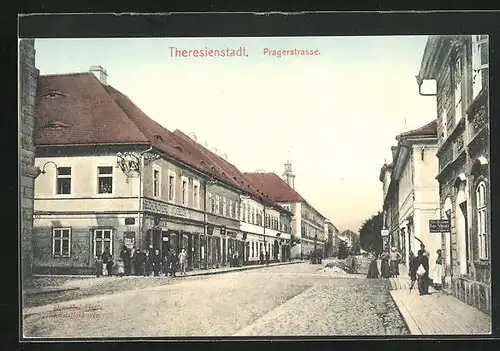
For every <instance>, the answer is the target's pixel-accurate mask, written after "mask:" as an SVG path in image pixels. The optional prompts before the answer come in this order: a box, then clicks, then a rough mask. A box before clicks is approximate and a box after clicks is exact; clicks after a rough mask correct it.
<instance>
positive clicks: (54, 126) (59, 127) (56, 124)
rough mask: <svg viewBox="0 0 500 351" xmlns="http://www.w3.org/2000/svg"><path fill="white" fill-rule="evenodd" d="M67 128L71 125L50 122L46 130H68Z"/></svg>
mask: <svg viewBox="0 0 500 351" xmlns="http://www.w3.org/2000/svg"><path fill="white" fill-rule="evenodd" d="M67 127H69V125H67V124H66V123H63V122H61V121H50V122H49V123H47V125H46V126H45V128H50V129H62V128H67Z"/></svg>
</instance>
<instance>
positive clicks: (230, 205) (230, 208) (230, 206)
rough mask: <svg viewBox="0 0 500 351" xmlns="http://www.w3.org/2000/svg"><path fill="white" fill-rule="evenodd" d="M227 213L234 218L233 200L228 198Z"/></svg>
mask: <svg viewBox="0 0 500 351" xmlns="http://www.w3.org/2000/svg"><path fill="white" fill-rule="evenodd" d="M228 215H229V216H230V217H232V218H234V207H233V200H231V199H229V213H228Z"/></svg>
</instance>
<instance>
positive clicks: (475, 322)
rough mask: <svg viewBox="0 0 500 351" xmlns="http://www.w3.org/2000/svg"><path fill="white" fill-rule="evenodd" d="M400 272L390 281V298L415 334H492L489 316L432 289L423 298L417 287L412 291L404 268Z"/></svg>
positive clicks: (411, 331)
mask: <svg viewBox="0 0 500 351" xmlns="http://www.w3.org/2000/svg"><path fill="white" fill-rule="evenodd" d="M400 267H401V266H400ZM400 273H401V275H399V276H398V277H397V278H390V279H389V280H390V282H391V289H392V290H391V296H392V299H393V300H394V303H395V304H396V306H397V307H398V309H399V311H400V313H401V315H402V317H403V319H404V320H405V322H406V325H407V326H408V329H409V330H410V333H411V334H412V335H457V334H465V335H473V334H480V335H481V334H482V335H484V334H491V317H490V316H489V315H487V314H485V313H483V312H481V311H479V310H478V309H476V308H475V307H472V306H470V305H468V304H466V303H464V302H462V301H460V300H458V299H457V298H455V297H453V296H451V295H448V294H446V293H444V292H441V291H436V290H434V289H433V288H432V287H429V295H424V296H420V295H419V294H418V288H417V286H416V284H415V287H414V288H413V289H412V291H411V292H410V290H409V289H410V278H409V276H408V274H407V272H406V269H405V267H404V266H402V267H401V268H400Z"/></svg>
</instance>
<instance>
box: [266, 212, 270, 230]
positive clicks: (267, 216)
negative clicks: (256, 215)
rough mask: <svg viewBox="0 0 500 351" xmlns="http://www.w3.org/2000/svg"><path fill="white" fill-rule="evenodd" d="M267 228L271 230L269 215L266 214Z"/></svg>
mask: <svg viewBox="0 0 500 351" xmlns="http://www.w3.org/2000/svg"><path fill="white" fill-rule="evenodd" d="M266 228H269V215H267V214H266Z"/></svg>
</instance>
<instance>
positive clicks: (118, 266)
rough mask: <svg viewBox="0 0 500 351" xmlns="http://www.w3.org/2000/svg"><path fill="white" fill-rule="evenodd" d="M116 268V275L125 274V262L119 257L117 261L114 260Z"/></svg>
mask: <svg viewBox="0 0 500 351" xmlns="http://www.w3.org/2000/svg"><path fill="white" fill-rule="evenodd" d="M116 269H117V273H118V275H119V276H120V277H123V275H124V274H125V264H124V262H123V260H122V259H121V258H120V259H118V261H116Z"/></svg>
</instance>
